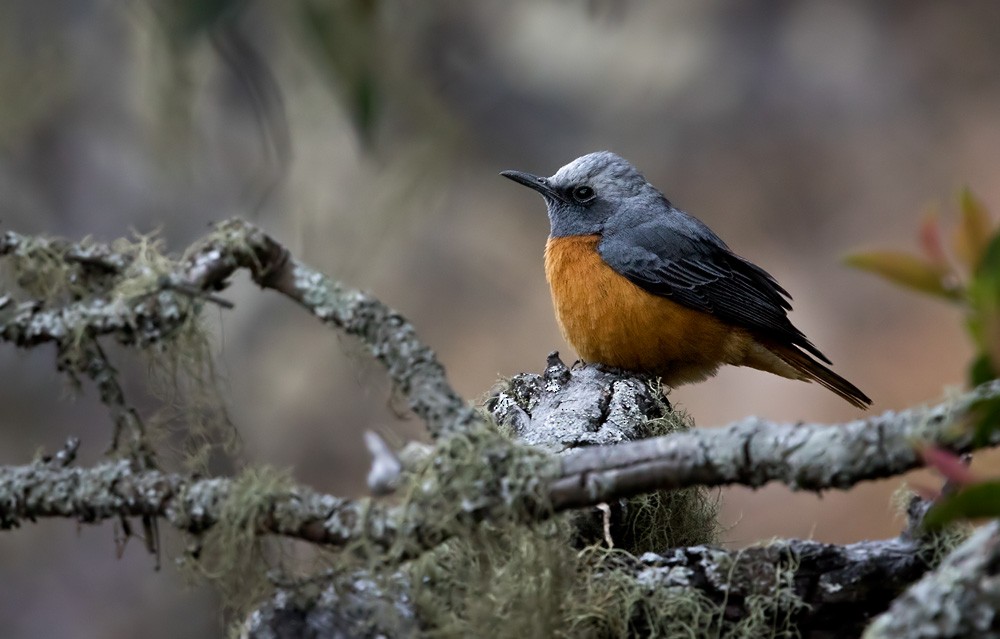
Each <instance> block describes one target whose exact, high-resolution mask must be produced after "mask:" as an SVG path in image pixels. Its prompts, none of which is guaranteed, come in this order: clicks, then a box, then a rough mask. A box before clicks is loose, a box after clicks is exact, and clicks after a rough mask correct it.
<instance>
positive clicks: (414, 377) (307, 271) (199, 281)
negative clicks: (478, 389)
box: [0, 219, 481, 437]
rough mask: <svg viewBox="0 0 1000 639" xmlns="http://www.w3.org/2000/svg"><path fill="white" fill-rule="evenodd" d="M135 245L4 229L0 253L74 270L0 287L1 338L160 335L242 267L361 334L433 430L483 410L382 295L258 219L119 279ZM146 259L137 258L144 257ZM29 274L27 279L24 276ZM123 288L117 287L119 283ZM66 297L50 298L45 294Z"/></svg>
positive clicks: (453, 426)
mask: <svg viewBox="0 0 1000 639" xmlns="http://www.w3.org/2000/svg"><path fill="white" fill-rule="evenodd" d="M141 255H142V253H141V252H140V253H138V254H137V253H136V252H125V253H122V252H116V251H115V250H114V247H108V246H104V245H100V244H94V243H92V242H81V243H78V244H73V243H68V242H64V241H59V240H47V239H44V238H34V237H27V236H22V235H18V234H16V233H12V232H8V233H5V234H4V235H3V236H0V256H14V257H15V258H29V257H30V258H31V259H33V262H32V266H35V267H39V266H40V265H44V266H45V269H46V270H53V269H61V270H60V273H61V274H63V275H65V274H66V269H71V270H72V272H71V273H70V274H69V276H67V277H63V278H62V279H61V281H60V282H59V284H58V286H59V287H60V288H59V290H58V291H57V292H58V293H59V295H58V296H57V295H54V294H53V293H54V292H55V291H53V290H51V288H52V286H55V285H53V284H51V283H50V282H48V281H46V280H45V278H38V279H40V280H42V282H43V283H45V284H48V285H49V287H48V288H45V287H42V286H35V287H34V290H32V287H30V286H26V287H25V288H28V289H29V292H33V293H35V295H34V299H30V300H27V301H24V302H21V303H18V304H16V305H15V306H14V307H13V308H12V309H5V308H4V307H7V306H11V303H12V299H11V298H10V297H8V296H3V297H0V311H3V314H2V315H0V339H3V340H5V341H8V342H11V343H13V344H15V345H17V346H20V347H23V348H28V347H32V346H36V345H38V344H43V343H48V342H54V343H56V344H58V345H59V346H60V348H61V349H63V350H69V349H68V348H67V345H76V344H77V343H78V342H79V340H80V339H82V338H87V339H96V338H97V337H100V336H102V335H113V336H114V337H115V338H116V339H118V340H119V341H120V342H121V343H123V344H126V345H140V346H145V345H149V344H154V343H158V342H160V341H162V340H164V339H166V338H167V337H169V336H170V335H172V334H173V333H174V332H175V331H177V330H178V329H179V328H181V327H182V326H184V325H185V323H186V322H187V321H189V319H190V318H191V317H192V315H193V314H197V313H198V312H199V310H200V307H201V303H202V302H203V301H204V300H209V301H214V300H217V298H216V297H215V296H214V293H215V292H217V291H219V290H222V289H224V288H225V287H226V286H227V285H228V284H229V278H230V277H231V276H232V275H233V274H234V273H235V272H236V271H237V270H238V269H241V268H245V269H248V270H249V271H250V274H251V276H252V277H253V279H254V281H255V282H256V283H257V284H259V285H260V286H261V287H264V288H270V289H273V290H275V291H278V292H280V293H282V294H284V295H286V296H287V297H289V298H291V299H293V300H295V301H296V302H298V303H299V304H301V305H302V306H304V307H305V308H307V309H308V310H309V311H310V312H311V313H312V314H313V315H315V316H316V317H318V318H319V319H320V320H322V321H324V322H326V323H328V324H331V325H333V326H336V327H337V328H339V329H341V330H343V331H344V332H346V333H348V334H350V335H353V336H355V337H357V338H359V339H360V340H361V341H362V342H363V343H364V345H365V346H366V347H367V348H368V350H369V352H370V353H371V354H372V355H373V356H374V357H375V358H376V359H377V360H378V361H379V362H381V363H382V364H383V365H384V366H385V367H386V369H387V370H388V372H389V377H390V379H391V380H392V382H393V384H394V385H395V387H396V388H397V389H398V390H399V391H400V393H401V394H402V395H403V396H404V397H405V398H406V399H407V401H408V402H409V405H410V408H411V409H412V410H413V412H414V413H416V415H417V416H418V417H420V418H421V419H423V420H424V422H425V423H426V424H427V427H428V429H429V430H430V432H431V434H432V436H435V437H437V436H438V435H440V434H446V433H449V432H456V431H458V430H461V429H462V428H464V427H466V426H468V425H469V424H472V423H474V422H477V421H481V418H480V417H479V415H478V414H477V413H476V411H475V410H474V409H473V408H472V407H471V406H470V405H468V403H467V402H465V401H464V400H463V399H462V398H461V397H460V396H459V395H458V394H457V393H456V392H455V391H454V390H453V389H452V387H451V385H450V384H449V382H448V380H447V378H446V376H445V372H444V367H442V366H441V364H440V363H439V362H438V361H437V358H436V356H435V355H434V353H433V351H431V349H429V348H428V347H427V346H426V345H424V344H423V343H422V342H421V341H420V339H419V338H418V337H417V334H416V331H415V330H414V328H413V325H412V324H410V323H409V322H408V321H407V320H406V319H405V318H403V317H402V316H401V315H400V314H399V313H397V312H395V311H393V310H392V309H390V308H389V307H387V306H386V305H385V304H383V303H382V302H381V301H379V300H377V299H376V298H374V297H372V296H371V295H368V294H367V293H364V292H362V291H359V290H356V289H352V288H349V287H345V286H343V285H341V284H340V283H338V282H336V281H334V280H332V279H330V278H328V277H326V276H325V275H323V274H322V273H320V272H318V271H316V270H314V269H311V268H309V267H308V266H306V265H305V264H303V263H302V262H300V261H298V260H296V259H295V258H293V257H292V256H291V254H290V253H289V252H288V250H287V249H285V248H284V247H283V246H282V245H281V244H279V243H278V242H277V241H276V240H274V239H273V238H272V237H270V236H269V235H267V234H266V233H265V232H264V231H262V230H261V229H259V228H257V227H256V226H254V225H252V224H250V223H248V222H245V221H243V220H239V219H233V220H229V221H227V222H223V223H221V224H219V225H218V226H217V227H216V228H215V230H214V231H213V232H211V233H209V234H208V235H207V236H206V237H205V238H203V239H201V240H200V241H198V242H196V243H195V244H194V245H192V246H191V248H189V249H188V251H187V252H186V253H185V257H184V258H183V259H182V260H180V261H179V262H167V261H163V262H161V263H159V264H157V265H156V266H157V267H158V268H156V269H152V268H142V269H140V270H141V273H140V275H141V277H136V276H135V274H131V275H132V277H131V278H130V279H129V280H128V282H126V283H125V284H127V286H126V285H123V283H122V282H121V281H120V280H121V278H122V277H123V276H124V274H126V273H127V272H128V271H129V269H130V268H133V267H134V265H135V264H136V263H137V262H138V261H139V260H138V259H137V257H138V256H141ZM142 266H144V267H145V265H142ZM29 284H30V283H29ZM123 289H124V290H123ZM59 297H63V298H65V303H64V304H62V305H61V306H57V307H51V302H52V300H53V299H57V298H59Z"/></svg>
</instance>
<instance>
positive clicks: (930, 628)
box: [864, 521, 1000, 639]
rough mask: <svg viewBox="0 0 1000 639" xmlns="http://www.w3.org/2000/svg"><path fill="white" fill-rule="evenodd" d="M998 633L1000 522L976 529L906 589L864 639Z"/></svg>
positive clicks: (938, 638) (934, 638)
mask: <svg viewBox="0 0 1000 639" xmlns="http://www.w3.org/2000/svg"><path fill="white" fill-rule="evenodd" d="M998 635H1000V522H997V521H993V522H990V523H989V524H986V525H985V526H983V527H982V528H980V529H979V530H977V531H976V532H974V533H973V534H972V535H971V536H970V537H969V538H968V539H967V540H966V541H965V543H963V544H962V545H960V546H959V547H958V548H956V549H955V550H954V551H953V552H952V553H951V554H949V555H948V556H947V557H945V559H944V561H942V562H941V565H940V566H938V567H937V568H936V569H935V570H933V571H932V572H929V573H927V574H926V575H924V576H923V578H921V579H920V580H919V581H917V582H916V583H914V584H913V585H912V586H910V587H909V588H907V590H906V592H905V593H903V595H902V596H900V597H899V598H898V599H896V600H895V601H894V602H893V603H892V605H891V606H890V607H889V609H888V610H887V611H885V612H884V613H883V614H881V615H879V616H878V617H877V618H876V619H875V621H874V622H873V623H872V625H871V627H870V628H869V629H868V631H867V632H866V633H865V635H864V636H865V638H866V639H890V638H893V637H921V638H923V639H944V638H946V637H947V638H957V637H996V636H998Z"/></svg>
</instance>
